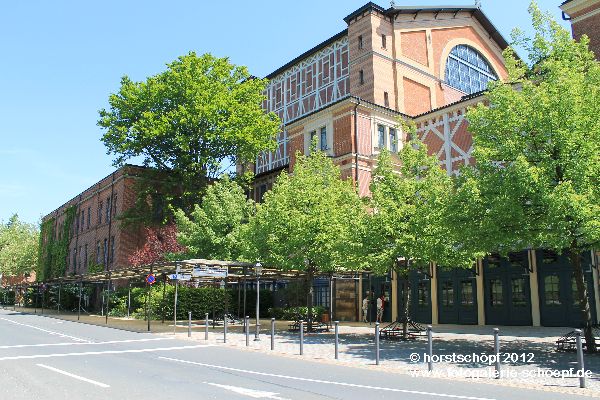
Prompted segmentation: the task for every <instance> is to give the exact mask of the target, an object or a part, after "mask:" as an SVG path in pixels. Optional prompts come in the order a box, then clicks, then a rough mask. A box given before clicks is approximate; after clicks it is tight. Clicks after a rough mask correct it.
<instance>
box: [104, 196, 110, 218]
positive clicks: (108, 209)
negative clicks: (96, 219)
mask: <svg viewBox="0 0 600 400" xmlns="http://www.w3.org/2000/svg"><path fill="white" fill-rule="evenodd" d="M105 221H106V222H110V197H107V198H106V218H105Z"/></svg>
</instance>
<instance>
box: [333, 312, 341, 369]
mask: <svg viewBox="0 0 600 400" xmlns="http://www.w3.org/2000/svg"><path fill="white" fill-rule="evenodd" d="M334 324H335V359H336V360H337V359H338V358H339V354H340V352H339V346H340V336H339V334H340V331H339V325H340V321H335V322H334Z"/></svg>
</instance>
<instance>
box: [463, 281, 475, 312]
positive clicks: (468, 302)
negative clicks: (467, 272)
mask: <svg viewBox="0 0 600 400" xmlns="http://www.w3.org/2000/svg"><path fill="white" fill-rule="evenodd" d="M460 286H461V292H460V304H461V305H462V306H472V305H473V304H474V303H475V300H474V298H473V281H470V280H469V281H461V282H460Z"/></svg>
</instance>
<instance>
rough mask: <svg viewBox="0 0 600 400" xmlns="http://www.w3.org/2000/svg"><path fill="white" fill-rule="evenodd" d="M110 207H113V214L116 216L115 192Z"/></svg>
mask: <svg viewBox="0 0 600 400" xmlns="http://www.w3.org/2000/svg"><path fill="white" fill-rule="evenodd" d="M112 208H113V216H116V215H117V195H116V194H115V195H114V196H113V202H112Z"/></svg>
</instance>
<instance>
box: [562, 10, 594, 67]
mask: <svg viewBox="0 0 600 400" xmlns="http://www.w3.org/2000/svg"><path fill="white" fill-rule="evenodd" d="M560 9H561V10H562V11H563V18H564V19H566V20H570V21H571V29H572V31H573V37H574V38H575V39H577V40H579V38H580V37H581V36H582V35H584V34H585V35H587V36H588V37H589V38H590V50H592V51H593V52H594V54H595V55H596V59H600V0H567V1H565V2H564V3H562V4H561V6H560Z"/></svg>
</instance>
